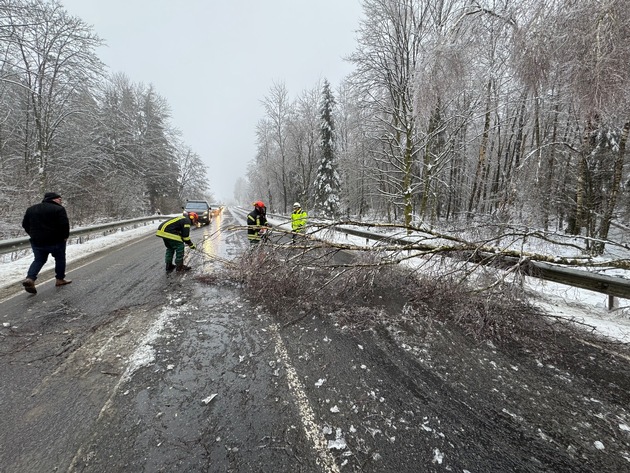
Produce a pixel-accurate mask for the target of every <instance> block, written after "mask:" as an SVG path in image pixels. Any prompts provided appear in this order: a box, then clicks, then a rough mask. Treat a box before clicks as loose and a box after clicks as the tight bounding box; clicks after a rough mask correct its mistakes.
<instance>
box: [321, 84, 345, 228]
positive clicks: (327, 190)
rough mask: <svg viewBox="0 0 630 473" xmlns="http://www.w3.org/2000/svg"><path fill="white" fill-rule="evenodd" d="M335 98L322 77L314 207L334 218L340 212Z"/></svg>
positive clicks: (326, 215) (324, 214)
mask: <svg viewBox="0 0 630 473" xmlns="http://www.w3.org/2000/svg"><path fill="white" fill-rule="evenodd" d="M334 108H335V98H334V97H333V93H332V91H331V90H330V84H329V83H328V81H327V80H326V79H324V86H323V88H322V104H321V108H320V115H321V123H320V139H321V141H320V154H321V158H320V159H321V160H320V164H319V168H318V169H317V175H316V177H315V209H316V210H317V211H318V212H320V213H321V215H322V216H324V217H329V218H334V217H337V216H338V215H339V214H340V211H339V209H340V202H339V191H340V188H341V185H340V182H339V174H338V173H337V163H336V159H335V158H336V156H335V123H334V120H333V111H334Z"/></svg>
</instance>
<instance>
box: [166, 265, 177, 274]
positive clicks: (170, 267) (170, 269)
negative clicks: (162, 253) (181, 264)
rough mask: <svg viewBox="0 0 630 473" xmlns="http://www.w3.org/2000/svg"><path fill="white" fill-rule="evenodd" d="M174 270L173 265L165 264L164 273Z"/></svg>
mask: <svg viewBox="0 0 630 473" xmlns="http://www.w3.org/2000/svg"><path fill="white" fill-rule="evenodd" d="M174 269H175V265H174V264H173V263H166V272H167V273H170V272H171V271H173V270H174Z"/></svg>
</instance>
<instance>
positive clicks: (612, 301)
mask: <svg viewBox="0 0 630 473" xmlns="http://www.w3.org/2000/svg"><path fill="white" fill-rule="evenodd" d="M618 308H619V299H617V298H616V297H615V296H608V310H615V309H618Z"/></svg>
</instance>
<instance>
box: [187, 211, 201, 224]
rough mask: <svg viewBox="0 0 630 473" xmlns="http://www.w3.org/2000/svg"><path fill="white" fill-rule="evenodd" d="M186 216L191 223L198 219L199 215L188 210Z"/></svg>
mask: <svg viewBox="0 0 630 473" xmlns="http://www.w3.org/2000/svg"><path fill="white" fill-rule="evenodd" d="M188 218H189V219H190V221H191V222H192V223H197V222H198V221H199V215H197V212H188Z"/></svg>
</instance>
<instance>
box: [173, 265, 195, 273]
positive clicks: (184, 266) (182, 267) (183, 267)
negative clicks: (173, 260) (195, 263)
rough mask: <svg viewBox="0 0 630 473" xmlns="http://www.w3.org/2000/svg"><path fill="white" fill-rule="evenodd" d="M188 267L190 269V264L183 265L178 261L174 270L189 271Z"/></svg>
mask: <svg viewBox="0 0 630 473" xmlns="http://www.w3.org/2000/svg"><path fill="white" fill-rule="evenodd" d="M190 269H192V268H191V267H190V266H186V265H185V264H183V263H180V264H178V265H177V266H176V267H175V270H176V271H178V272H179V271H189V270H190Z"/></svg>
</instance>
